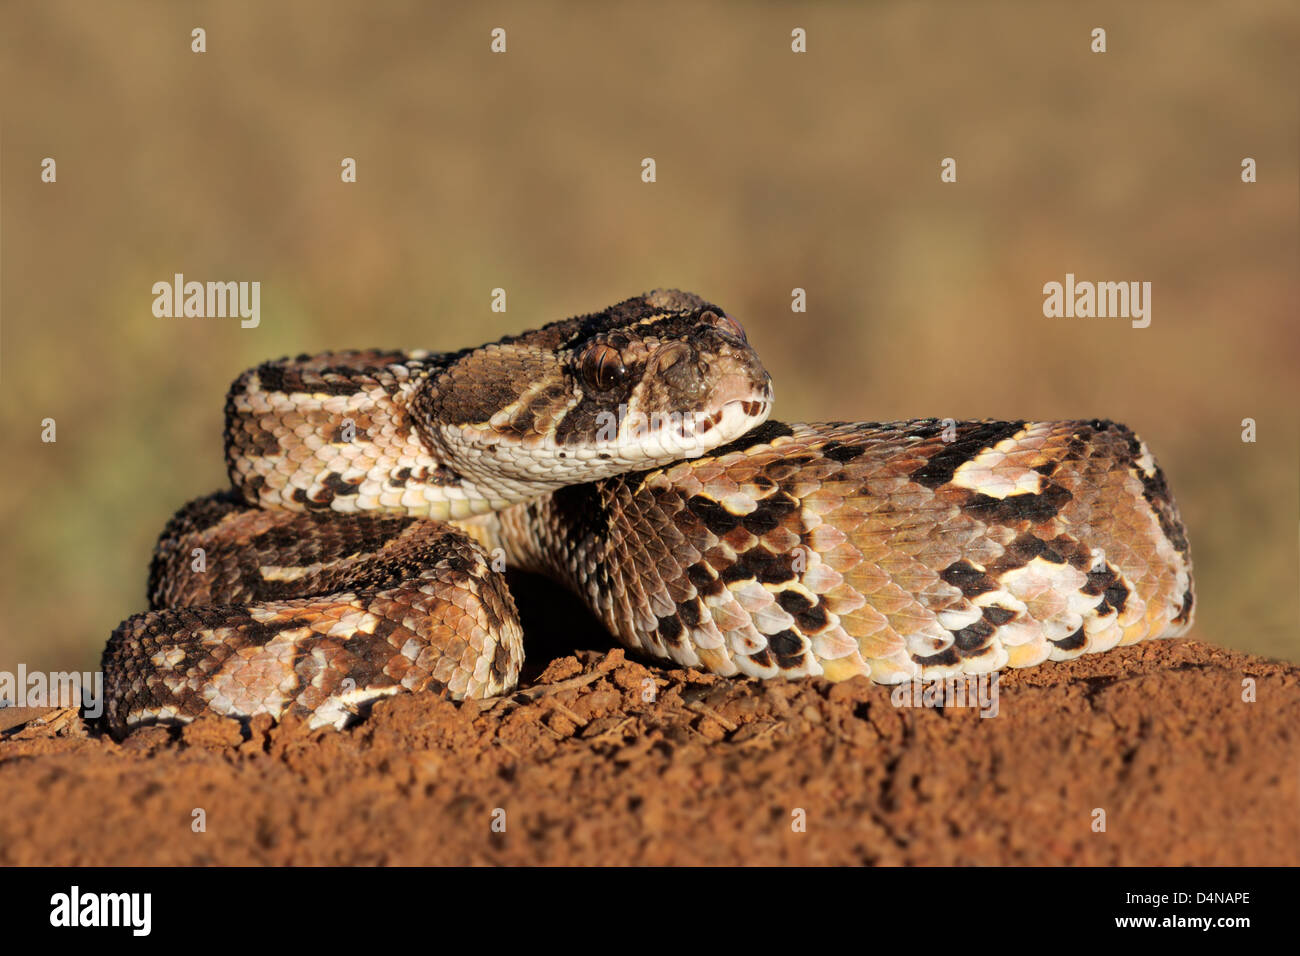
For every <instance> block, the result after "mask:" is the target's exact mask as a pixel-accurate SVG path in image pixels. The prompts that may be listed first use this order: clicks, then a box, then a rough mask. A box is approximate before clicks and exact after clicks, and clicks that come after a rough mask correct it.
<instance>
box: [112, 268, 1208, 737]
mask: <svg viewBox="0 0 1300 956" xmlns="http://www.w3.org/2000/svg"><path fill="white" fill-rule="evenodd" d="M770 403H771V389H770V383H769V381H768V378H767V373H766V372H765V371H764V370H763V368H762V365H761V364H760V363H759V361H758V359H757V356H755V355H754V353H753V351H752V350H751V349H750V347H749V346H748V344H747V343H746V342H745V339H744V335H743V332H741V331H740V329H739V327H738V326H737V325H736V324H735V322H734V321H733V320H731V319H730V318H729V317H727V316H726V315H725V313H723V312H722V310H721V309H718V308H717V307H715V306H711V305H709V304H707V303H705V302H703V301H702V300H700V299H698V298H697V297H695V296H692V295H689V294H686V293H680V292H655V293H650V294H648V295H647V296H642V297H638V298H636V299H631V300H628V301H627V302H624V303H620V304H619V305H617V306H613V307H611V308H610V309H607V310H605V311H604V312H602V313H596V314H594V315H592V316H584V317H580V318H578V319H572V320H566V321H565V322H561V323H553V324H552V325H550V326H546V327H545V328H543V329H541V330H538V331H537V332H533V333H525V335H523V336H518V337H512V338H509V339H505V340H502V342H500V343H495V344H493V345H490V346H484V347H482V348H479V349H473V350H467V351H465V352H460V353H452V354H443V355H430V354H427V353H380V352H354V353H330V354H327V355H325V356H318V357H315V358H308V357H300V358H299V359H296V360H292V361H290V360H282V361H281V362H278V363H267V364H266V365H263V366H261V367H259V368H258V369H255V370H251V371H250V372H248V373H245V375H244V376H242V377H241V378H240V379H239V380H238V381H237V382H236V383H235V385H234V386H233V387H232V389H231V393H230V397H229V399H228V402H227V428H226V444H227V461H228V464H229V470H230V474H231V477H232V481H233V486H234V490H233V491H230V492H224V493H220V494H217V495H213V496H210V497H208V498H204V499H199V500H198V501H196V502H192V503H191V504H190V505H187V506H186V508H184V509H182V511H181V512H179V513H178V514H177V516H176V517H175V518H173V519H172V522H171V523H170V524H169V525H168V527H167V529H165V530H164V532H163V535H162V538H161V539H160V541H159V545H158V548H157V550H156V552H155V557H154V564H153V568H152V573H151V577H150V603H151V607H153V608H154V610H152V611H150V612H148V613H146V614H142V615H136V616H135V617H133V618H130V619H128V620H127V621H125V622H123V624H122V625H121V626H120V627H119V628H118V629H117V631H115V632H114V635H113V637H112V639H111V640H110V642H109V646H108V649H107V650H106V651H105V661H104V669H105V673H106V676H107V680H108V694H107V696H108V719H109V724H110V727H111V728H112V729H113V730H114V732H116V733H121V732H124V731H125V730H126V729H129V728H130V727H131V726H135V725H139V724H144V723H151V722H163V723H174V722H181V721H185V720H189V719H193V718H195V717H197V716H200V715H203V714H208V713H216V714H226V715H232V716H237V717H248V716H252V715H254V714H257V713H269V714H271V715H272V716H273V717H279V716H282V715H284V714H286V713H298V714H301V715H303V716H305V717H306V718H307V719H308V720H309V722H310V723H311V724H313V725H316V726H320V725H333V726H343V725H345V724H346V723H348V722H349V721H350V720H352V719H354V718H355V716H356V715H357V714H359V713H362V712H364V707H365V705H367V704H368V703H370V702H372V701H373V700H375V699H377V698H380V697H383V696H387V695H389V694H392V693H395V692H398V691H400V690H415V691H427V692H435V693H441V694H444V695H447V696H451V697H456V698H463V697H490V696H494V695H498V694H502V693H506V692H508V691H509V690H511V689H512V688H513V687H514V685H515V682H516V681H517V678H518V673H519V666H520V663H521V661H522V659H523V644H522V634H521V631H520V628H519V624H518V619H517V616H516V613H515V607H514V603H513V601H512V599H511V597H510V594H509V592H508V590H507V589H506V587H505V584H504V578H503V576H502V574H501V573H500V572H501V570H502V569H503V566H504V562H503V559H504V561H508V562H509V563H510V564H511V565H512V566H517V567H520V568H523V569H526V570H534V571H541V572H544V573H547V574H549V575H551V576H553V577H555V578H558V579H559V580H561V581H562V582H564V583H566V584H567V585H568V586H570V587H571V588H572V589H573V590H575V591H576V592H577V593H578V594H579V595H580V596H582V597H583V598H584V599H585V600H586V602H587V603H588V605H589V606H590V607H591V608H592V610H593V611H594V612H595V613H596V614H597V616H598V617H600V618H601V620H602V621H604V623H605V624H606V626H607V627H608V628H609V629H610V631H611V632H612V633H613V634H615V635H616V636H617V637H618V638H619V639H620V640H621V641H622V642H623V643H625V644H626V645H628V646H629V647H631V648H633V649H635V650H639V651H641V652H644V653H645V654H647V655H651V656H654V657H658V658H662V659H668V660H672V661H675V662H677V663H680V664H685V665H689V666H693V667H701V668H705V669H708V670H711V671H713V672H715V673H719V674H724V675H732V674H744V675H749V676H753V677H763V678H767V677H776V676H785V677H803V676H810V675H820V676H824V677H827V678H829V679H831V680H844V679H847V678H850V677H853V676H855V675H865V676H868V677H870V678H871V679H872V680H875V681H878V682H883V683H895V682H898V681H902V680H907V679H909V678H913V677H922V678H930V677H936V676H947V675H951V674H959V673H982V672H988V671H993V670H996V669H999V668H1002V667H1024V666H1029V665H1033V664H1037V663H1040V662H1042V661H1044V660H1048V659H1050V660H1066V659H1070V658H1073V657H1076V656H1078V655H1081V654H1085V653H1091V652H1097V651H1104V650H1107V649H1109V648H1112V647H1115V646H1117V645H1121V644H1131V643H1134V642H1136V641H1140V640H1143V639H1145V638H1151V637H1158V636H1173V635H1175V634H1180V633H1183V632H1184V631H1186V630H1187V629H1188V628H1189V627H1190V625H1191V620H1192V608H1193V603H1194V598H1193V587H1192V568H1191V560H1190V556H1189V552H1188V546H1187V539H1186V535H1185V533H1184V530H1183V527H1182V524H1181V521H1180V518H1179V515H1178V511H1177V508H1176V506H1175V504H1174V502H1173V499H1172V497H1171V495H1170V493H1169V490H1168V487H1167V485H1166V483H1165V479H1164V476H1163V474H1162V472H1161V471H1160V469H1159V467H1158V466H1157V465H1156V463H1155V461H1154V459H1153V458H1152V456H1151V454H1150V452H1149V451H1148V450H1147V448H1146V446H1145V444H1143V443H1142V442H1141V441H1140V440H1139V439H1138V438H1137V437H1136V436H1135V435H1133V433H1132V432H1130V431H1129V430H1128V429H1127V428H1125V427H1124V426H1122V425H1117V424H1114V423H1111V422H1106V421H1067V422H1030V421H1016V422H994V421H969V422H953V421H940V420H919V421H912V422H895V423H885V424H876V423H857V424H850V423H828V424H812V425H800V424H796V425H784V424H780V423H777V422H766V423H763V420H764V419H765V418H766V417H767V414H768V411H769V409H770ZM638 416H640V417H638ZM611 422H612V423H613V424H611ZM602 428H603V431H602ZM726 443H729V444H726ZM431 518H432V519H442V520H430V519H431ZM200 557H201V560H200ZM196 561H197V564H196ZM196 567H197V568H200V569H198V570H196Z"/></svg>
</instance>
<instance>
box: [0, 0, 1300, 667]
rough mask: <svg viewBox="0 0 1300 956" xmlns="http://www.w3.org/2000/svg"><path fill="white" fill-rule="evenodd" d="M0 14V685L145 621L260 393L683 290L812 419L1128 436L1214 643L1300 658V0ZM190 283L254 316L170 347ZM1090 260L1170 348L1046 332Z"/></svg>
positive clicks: (1091, 330) (1116, 322) (196, 327)
mask: <svg viewBox="0 0 1300 956" xmlns="http://www.w3.org/2000/svg"><path fill="white" fill-rule="evenodd" d="M0 10H2V11H3V13H2V14H0V16H2V18H3V19H2V21H0V69H2V71H3V72H2V73H0V269H2V273H0V307H2V309H3V316H2V323H0V396H2V397H3V408H2V410H0V416H2V417H3V424H4V434H5V435H6V438H7V444H6V455H5V457H4V468H5V473H6V476H7V480H6V481H5V483H4V488H5V493H4V494H3V495H0V521H2V522H3V529H4V541H5V547H4V549H3V555H2V556H0V574H2V578H0V600H2V601H3V615H0V629H2V630H0V669H8V670H12V669H14V668H15V667H16V664H17V662H19V661H23V662H25V663H26V664H27V665H28V666H29V667H31V668H46V669H50V668H64V667H74V666H75V667H81V668H89V667H93V666H96V665H97V661H98V656H99V651H100V649H101V647H102V646H103V644H104V642H105V640H106V639H107V637H108V634H109V632H110V631H111V630H112V628H113V627H114V626H115V625H116V624H117V622H118V621H119V620H120V619H121V618H123V617H125V616H126V615H128V614H130V613H132V612H135V611H138V610H142V609H143V607H144V587H145V574H146V569H147V565H148V559H149V554H150V549H151V547H152V544H153V542H154V539H155V536H156V535H157V533H158V531H159V529H160V528H161V526H162V524H163V523H164V521H165V520H166V519H167V517H168V516H169V515H170V514H171V513H172V511H173V510H175V509H176V508H177V507H178V506H180V505H181V504H182V503H183V502H184V501H185V500H187V499H189V498H191V497H195V496H197V495H200V494H203V493H205V492H207V491H209V490H212V489H214V488H217V487H219V486H221V485H222V484H223V483H224V481H225V475H224V469H223V465H222V454H221V415H222V401H223V397H224V393H225V389H226V387H227V385H228V383H229V382H230V381H231V379H233V378H234V377H235V376H236V375H237V374H238V373H239V372H240V371H241V370H242V369H244V368H245V367H247V366H249V365H253V364H256V363H257V362H259V361H261V360H263V359H266V358H270V357H274V356H278V355H281V354H285V353H290V352H299V351H313V350H318V349H326V348H343V347H352V346H401V347H425V348H432V349H452V348H458V347H462V346H466V345H474V344H478V343H480V342H484V341H487V340H490V339H494V338H496V337H498V336H500V335H503V334H505V333H509V332H514V331H519V330H521V329H523V328H525V327H531V326H533V325H536V324H539V323H542V322H545V321H548V320H550V319H554V318H559V317H562V316H565V315H570V314H573V313H577V312H586V311H591V310H593V309H596V308H599V307H602V306H604V305H607V304H609V303H611V302H614V301H616V300H618V299H621V298H624V297H626V296H628V295H632V294H636V293H639V292H642V291H644V290H646V289H649V288H652V287H655V286H661V285H665V286H677V287H681V288H685V289H690V290H693V291H695V292H698V293H700V294H702V295H704V296H706V297H707V298H710V299H712V300H713V301H715V302H717V303H719V304H720V305H722V306H723V307H725V308H726V309H727V310H728V311H730V312H731V313H732V314H734V315H736V316H737V317H738V318H740V319H741V321H742V322H744V323H745V325H746V327H747V329H748V331H749V335H750V338H751V340H752V341H753V342H754V343H755V345H756V346H757V348H758V350H759V352H760V354H761V355H762V356H763V357H764V359H765V361H766V364H767V366H768V368H769V370H770V371H771V373H772V375H773V378H774V380H775V382H776V386H777V415H778V416H779V417H781V418H785V419H790V420H795V419H809V420H815V419H871V420H884V419H892V418H907V417H913V416H925V415H934V416H939V417H955V418H963V417H983V416H997V417H1017V418H1018V417H1038V418H1057V417H1076V416H1077V417H1109V418H1115V419H1119V420H1122V421H1125V422H1127V423H1128V424H1130V425H1132V426H1133V427H1134V428H1136V429H1137V430H1138V431H1139V432H1140V433H1141V434H1142V435H1143V436H1144V437H1145V438H1146V439H1147V441H1148V443H1149V444H1150V445H1151V447H1152V448H1153V449H1154V450H1155V452H1156V454H1157V456H1158V457H1159V458H1160V461H1161V463H1162V464H1163V465H1164V466H1165V468H1166V470H1167V472H1168V474H1169V476H1170V481H1171V484H1172V487H1173V489H1174V492H1175V494H1176V496H1177V498H1178V500H1179V502H1180V504H1181V505H1182V508H1183V513H1184V517H1185V519H1186V521H1187V524H1188V527H1189V530H1190V537H1191V542H1192V553H1193V557H1194V559H1195V563H1196V570H1197V574H1198V582H1199V583H1198V590H1199V597H1200V601H1199V607H1198V622H1199V623H1198V626H1197V630H1196V633H1197V634H1198V635H1199V636H1200V637H1201V638H1203V639H1205V640H1209V641H1213V642H1218V643H1221V644H1224V645H1229V646H1233V647H1239V648H1243V649H1248V650H1252V651H1256V652H1262V653H1267V654H1271V655H1278V656H1285V657H1290V658H1291V659H1300V638H1298V637H1297V628H1298V626H1300V594H1298V582H1300V568H1298V567H1297V538H1296V529H1297V526H1298V524H1300V500H1298V495H1297V467H1298V463H1300V448H1298V440H1297V436H1298V435H1300V427H1298V426H1300V423H1298V422H1297V402H1296V399H1297V384H1296V369H1297V365H1298V359H1300V354H1298V353H1300V332H1298V331H1297V324H1296V323H1297V318H1296V301H1297V279H1296V263H1297V258H1298V256H1300V244H1298V238H1297V231H1298V221H1300V220H1298V217H1300V210H1298V182H1297V168H1298V165H1300V164H1298V157H1297V104H1298V101H1300V94H1298V92H1297V91H1298V89H1300V84H1297V82H1296V80H1297V76H1296V63H1295V60H1296V57H1295V52H1296V50H1297V49H1298V48H1300V42H1298V40H1300V26H1298V23H1300V14H1297V6H1296V4H1295V3H1294V2H1286V0H1277V2H1251V3H1231V4H1230V3H1223V4H1186V3H1154V4H1150V3H1145V4H1141V5H1134V4H1121V3H1116V4H1091V5H1088V6H1087V8H1086V9H1084V8H1083V7H1082V5H1074V4H1065V3H1050V4H1043V3H1028V2H1026V3H984V2H975V3H964V4H957V3H928V4H927V3H889V4H854V5H847V4H845V5H835V4H818V5H813V6H805V5H800V6H793V5H783V4H777V3H764V4H751V5H742V4H703V3H655V4H637V5H632V4H627V5H622V6H617V7H613V6H608V5H596V4H582V5H572V6H560V5H553V6H552V5H545V4H537V3H528V4H524V3H518V4H510V3H498V4H492V5H490V6H489V5H483V6H481V7H463V8H454V7H445V6H439V7H436V8H435V7H433V6H431V5H428V4H417V3H406V2H395V0H382V2H373V3H362V2H349V3H339V2H336V3H273V4H264V3H258V2H252V0H228V2H222V3H208V4H205V3H195V4H184V5H180V4H164V3H161V2H158V3H115V2H105V3H95V4H91V3H85V2H66V0H65V2H52V3H34V2H30V3H29V2H7V3H5V4H4V5H3V6H2V7H0ZM196 26H201V27H204V28H205V29H206V31H207V52H206V53H204V54H201V55H200V54H195V53H192V52H191V50H190V43H191V38H190V31H191V29H192V28H194V27H196ZM498 26H500V27H504V28H505V29H506V30H507V42H508V52H507V53H506V54H504V55H494V54H492V53H491V52H490V51H489V32H490V30H491V29H492V28H493V27H498ZM1096 26H1101V27H1104V28H1105V29H1106V30H1107V32H1108V48H1109V49H1108V52H1107V53H1105V54H1093V53H1091V52H1090V50H1089V45H1090V36H1089V34H1090V31H1091V29H1092V28H1093V27H1096ZM794 27H803V28H804V29H806V30H807V33H808V50H809V52H808V53H806V54H803V55H796V54H794V53H792V52H791V51H790V31H791V30H792V29H793V28H794ZM47 156H49V157H53V158H55V159H56V161H57V164H58V167H57V168H58V182H57V184H54V185H49V184H44V183H42V182H41V181H40V163H41V160H42V159H43V158H44V157H47ZM647 156H649V157H653V158H654V159H655V160H656V162H657V165H658V182H656V183H654V184H650V185H647V184H645V183H643V182H642V181H641V178H640V172H641V166H640V163H641V160H642V158H643V157H647ZM949 156H951V157H954V158H955V159H956V160H957V163H958V177H959V181H958V182H957V183H956V184H951V185H946V184H943V183H941V182H940V179H939V164H940V161H941V160H942V159H943V158H944V157H949ZM1245 156H1250V157H1254V158H1255V159H1256V160H1257V162H1258V167H1259V174H1258V175H1259V182H1258V183H1256V184H1253V185H1245V184H1243V183H1242V182H1241V181H1240V163H1241V160H1242V158H1243V157H1245ZM344 157H355V158H356V160H357V163H358V174H359V182H357V183H356V184H355V185H344V184H343V183H341V182H340V177H339V172H340V165H339V164H340V161H341V160H342V159H343V158H344ZM176 272H181V273H184V274H185V276H186V277H187V278H190V279H197V280H199V281H206V280H248V281H251V280H259V281H260V282H261V283H262V303H261V306H262V321H261V326H260V327H259V328H257V329H249V330H245V329H241V328H240V327H239V323H238V321H237V320H230V319H225V320H222V319H159V318H155V317H154V315H153V314H152V311H151V307H152V304H153V294H152V292H151V286H152V284H153V283H154V282H156V281H160V280H169V279H170V278H171V276H172V275H173V274H174V273H176ZM1066 272H1074V273H1075V274H1076V275H1077V276H1078V277H1079V278H1080V279H1085V278H1087V279H1094V280H1146V281H1150V282H1152V283H1153V296H1152V299H1153V301H1152V305H1153V321H1152V324H1151V327H1150V328H1148V329H1145V330H1135V329H1132V328H1130V327H1129V324H1128V322H1126V321H1124V320H1122V319H1047V318H1044V317H1043V314H1042V303H1043V295H1042V286H1043V284H1044V283H1045V282H1050V281H1062V280H1063V279H1064V276H1065V273H1066ZM497 286H500V287H503V288H505V289H506V290H507V293H508V304H509V311H508V312H507V313H505V314H497V313H493V312H492V311H490V308H489V306H490V291H491V290H492V289H493V288H494V287H497ZM795 287H802V288H805V289H806V290H807V294H808V306H809V307H808V312H807V313H806V314H793V313H792V312H791V311H790V305H789V303H790V293H791V289H793V288H795ZM46 417H52V418H54V419H56V420H57V423H58V442H57V443H56V444H52V445H51V444H43V443H42V442H41V441H40V431H41V427H40V423H41V420H42V419H43V418H46ZM1246 417H1250V418H1254V419H1255V420H1256V421H1257V422H1258V438H1259V440H1258V442H1257V443H1256V444H1243V443H1242V441H1241V439H1240V433H1241V421H1242V419H1243V418H1246Z"/></svg>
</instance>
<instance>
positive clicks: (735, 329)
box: [700, 309, 749, 342]
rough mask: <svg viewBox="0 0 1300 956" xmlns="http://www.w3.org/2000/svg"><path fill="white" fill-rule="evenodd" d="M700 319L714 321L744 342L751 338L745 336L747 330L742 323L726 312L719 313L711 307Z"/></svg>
mask: <svg viewBox="0 0 1300 956" xmlns="http://www.w3.org/2000/svg"><path fill="white" fill-rule="evenodd" d="M700 319H701V320H702V321H704V322H712V323H713V324H714V325H716V326H718V328H720V329H723V330H725V331H727V332H730V333H731V334H732V335H734V336H736V337H737V338H738V339H740V341H742V342H748V341H749V339H748V338H746V337H745V330H744V329H742V328H741V327H740V323H739V322H737V321H736V320H735V319H733V318H732V317H731V316H729V315H727V314H726V313H725V312H724V313H723V314H722V315H718V313H716V312H714V311H713V310H712V309H709V310H708V311H706V312H704V313H703V314H702V315H701V316H700Z"/></svg>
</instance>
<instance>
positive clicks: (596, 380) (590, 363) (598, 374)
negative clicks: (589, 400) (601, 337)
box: [581, 344, 627, 392]
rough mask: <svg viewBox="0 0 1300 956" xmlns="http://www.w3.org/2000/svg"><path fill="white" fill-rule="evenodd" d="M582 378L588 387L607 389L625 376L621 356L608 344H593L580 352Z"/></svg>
mask: <svg viewBox="0 0 1300 956" xmlns="http://www.w3.org/2000/svg"><path fill="white" fill-rule="evenodd" d="M581 367H582V380H583V381H584V382H585V383H586V384H587V387H588V388H591V389H595V390H596V391H598V392H604V391H608V390H609V389H611V388H613V387H614V386H615V385H618V384H619V383H620V382H622V381H623V379H624V378H626V377H627V368H626V366H624V365H623V356H621V355H619V354H618V349H616V348H612V347H611V346H608V345H599V344H597V345H593V346H591V347H590V348H588V349H587V350H586V351H585V352H583V353H582V366H581Z"/></svg>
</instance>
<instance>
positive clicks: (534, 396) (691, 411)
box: [412, 291, 772, 497]
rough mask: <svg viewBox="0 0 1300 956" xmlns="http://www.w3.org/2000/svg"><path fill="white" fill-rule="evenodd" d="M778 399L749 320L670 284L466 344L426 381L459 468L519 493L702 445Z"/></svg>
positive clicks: (419, 410)
mask: <svg viewBox="0 0 1300 956" xmlns="http://www.w3.org/2000/svg"><path fill="white" fill-rule="evenodd" d="M771 407H772V382H771V379H770V377H769V376H768V374H767V370H766V369H764V368H763V365H762V363H761V362H760V361H759V359H758V356H757V354H756V353H755V352H754V350H753V349H752V348H751V347H750V345H749V343H748V341H747V340H746V338H745V333H744V331H743V330H742V329H741V327H740V325H739V323H737V322H736V321H735V320H734V319H733V318H731V317H730V316H728V315H727V314H726V313H725V312H724V311H723V310H722V309H720V308H718V307H717V306H714V305H710V304H709V303H707V302H705V301H704V300H702V299H700V298H698V297H697V296H694V295H690V294H689V293H683V292H677V291H656V292H651V293H648V294H646V295H643V296H638V297H636V298H633V299H628V300H626V301H624V302H620V303H618V304H617V305H614V306H611V307H609V308H608V309H605V310H603V311H601V312H596V313H593V314H591V315H585V316H579V317H577V318H573V319H565V320H563V321H560V322H554V323H551V324H550V325H547V326H544V327H542V328H540V329H537V330H535V331H531V332H525V333H523V334H522V335H516V336H509V337H507V338H504V339H502V340H500V341H499V342H496V343H493V344H492V345H488V346H484V347H482V348H478V349H474V350H471V351H468V352H465V353H462V354H461V355H459V356H458V357H457V358H456V359H455V360H454V361H453V362H451V363H450V364H449V365H447V366H446V367H445V368H444V369H443V370H441V371H440V372H438V373H436V374H433V375H431V376H430V377H429V378H428V379H427V380H426V381H425V382H424V383H423V384H422V385H421V387H420V388H419V389H417V391H416V394H415V396H414V398H413V401H412V409H413V413H414V414H413V416H412V417H413V419H414V421H415V424H416V428H417V429H418V430H419V431H420V433H421V437H422V438H423V439H424V440H425V442H426V443H428V444H429V445H430V446H431V447H436V448H437V449H438V450H439V452H440V453H441V454H442V455H443V456H445V458H446V460H447V461H448V463H449V464H450V466H451V467H452V468H454V469H456V470H457V471H458V472H461V473H462V474H466V475H470V476H473V477H474V478H476V479H477V480H479V481H480V482H484V483H488V482H491V483H494V484H496V485H497V486H498V487H501V488H504V489H506V490H508V491H510V492H511V497H518V496H520V492H517V491H515V490H514V488H515V486H516V485H523V486H525V488H526V490H527V489H531V492H530V493H531V494H532V495H536V494H542V493H544V492H546V491H549V490H551V489H553V488H557V487H560V486H562V485H567V484H573V483H576V482H582V481H593V480H596V479H599V478H605V477H609V476H611V475H615V474H621V473H623V472H627V471H636V470H642V469H649V468H654V467H657V466H660V465H664V464H667V463H669V462H672V461H677V460H680V459H682V458H693V457H697V456H699V455H702V454H704V453H705V452H707V451H709V450H710V449H712V448H715V447H717V446H718V445H721V444H724V443H726V442H728V441H732V440H734V439H736V438H738V437H740V436H741V435H743V434H744V433H745V432H747V431H749V430H750V429H752V428H754V427H755V426H757V425H759V424H761V423H762V422H763V421H764V420H765V419H766V418H767V416H768V414H769V412H770V411H771Z"/></svg>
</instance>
